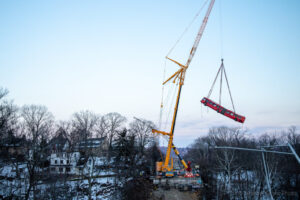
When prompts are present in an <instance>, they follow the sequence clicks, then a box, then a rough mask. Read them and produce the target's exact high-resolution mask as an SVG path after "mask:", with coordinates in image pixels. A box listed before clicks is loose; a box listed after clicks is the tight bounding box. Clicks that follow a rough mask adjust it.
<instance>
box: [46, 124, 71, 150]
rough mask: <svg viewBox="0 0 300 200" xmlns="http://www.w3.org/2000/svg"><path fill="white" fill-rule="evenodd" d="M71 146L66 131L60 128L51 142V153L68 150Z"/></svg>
mask: <svg viewBox="0 0 300 200" xmlns="http://www.w3.org/2000/svg"><path fill="white" fill-rule="evenodd" d="M69 147H70V141H69V139H68V138H67V134H66V132H65V131H64V130H63V129H62V128H60V129H58V131H57V132H56V136H55V137H54V138H52V140H50V142H49V148H50V151H51V153H54V152H63V151H67V150H69Z"/></svg>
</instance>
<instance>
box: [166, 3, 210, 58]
mask: <svg viewBox="0 0 300 200" xmlns="http://www.w3.org/2000/svg"><path fill="white" fill-rule="evenodd" d="M207 2H208V0H206V1H205V2H204V3H203V5H202V7H201V8H200V10H199V11H198V12H197V13H196V15H195V16H194V18H193V19H192V21H191V22H190V23H189V24H188V26H187V27H186V28H185V29H184V31H183V32H182V33H181V35H180V36H179V38H178V39H177V40H176V42H175V44H174V45H173V46H172V48H171V49H170V50H169V51H168V53H167V55H166V57H169V55H170V54H171V53H172V51H173V50H174V49H175V47H176V46H177V45H178V43H179V42H180V40H181V39H182V38H183V36H184V35H185V34H186V33H187V31H188V30H189V29H190V27H191V26H192V24H193V23H194V22H195V20H196V19H197V18H198V16H199V15H200V13H201V12H202V10H203V8H204V7H205V5H206V4H207Z"/></svg>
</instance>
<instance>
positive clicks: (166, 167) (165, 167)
mask: <svg viewBox="0 0 300 200" xmlns="http://www.w3.org/2000/svg"><path fill="white" fill-rule="evenodd" d="M214 3H215V0H211V1H210V4H209V6H208V9H207V11H206V14H205V17H204V19H203V22H202V24H201V27H200V29H199V31H198V34H197V36H196V38H195V41H194V44H193V46H192V49H191V51H190V54H189V57H188V60H187V62H186V64H185V65H183V64H181V63H179V62H177V61H175V60H173V59H171V58H169V57H166V58H167V59H168V60H170V61H172V62H174V63H176V64H177V65H178V66H179V67H180V69H179V70H177V71H176V72H175V73H174V74H173V75H172V76H170V77H169V78H168V79H167V80H166V81H164V82H163V85H165V84H166V83H168V82H169V81H171V80H173V83H178V84H179V87H178V91H177V98H176V103H175V108H174V113H173V119H172V124H171V130H170V132H164V131H160V130H156V129H152V132H153V133H157V134H162V135H165V136H168V137H169V141H168V148H167V153H166V157H165V160H164V161H163V163H162V162H159V165H160V167H161V169H160V170H161V171H162V172H171V173H170V174H171V176H173V175H172V172H173V161H171V165H170V160H171V159H170V155H171V151H172V149H173V150H174V152H175V154H176V155H177V156H178V158H179V160H180V161H181V163H182V165H183V166H184V168H185V169H186V170H187V171H190V166H189V165H188V164H187V163H186V162H185V161H184V160H183V159H182V158H181V156H180V154H179V152H178V150H177V149H176V147H175V145H174V144H173V137H174V130H175V124H176V117H177V112H178V106H179V101H180V94H181V90H182V86H183V84H184V79H185V74H186V70H187V69H188V67H189V65H190V64H191V62H192V59H193V57H194V55H195V53H196V50H197V48H198V45H199V42H200V40H201V38H202V35H203V32H204V30H205V27H206V24H207V21H208V18H209V15H210V13H211V10H212V8H213V5H214Z"/></svg>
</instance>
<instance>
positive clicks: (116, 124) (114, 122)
mask: <svg viewBox="0 0 300 200" xmlns="http://www.w3.org/2000/svg"><path fill="white" fill-rule="evenodd" d="M103 120H104V123H105V124H106V125H107V128H108V130H107V137H108V145H109V148H110V149H111V147H112V142H113V139H114V138H115V137H116V136H117V134H118V131H120V130H121V129H123V128H124V127H123V125H124V123H125V122H126V118H125V117H124V116H122V115H121V114H119V113H116V112H113V113H108V114H106V115H105V116H104V118H103Z"/></svg>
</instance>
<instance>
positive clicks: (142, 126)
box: [129, 118, 155, 153]
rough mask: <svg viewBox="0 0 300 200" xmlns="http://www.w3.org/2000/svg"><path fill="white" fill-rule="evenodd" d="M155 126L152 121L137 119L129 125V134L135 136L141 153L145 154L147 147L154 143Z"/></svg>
mask: <svg viewBox="0 0 300 200" xmlns="http://www.w3.org/2000/svg"><path fill="white" fill-rule="evenodd" d="M154 126H155V125H154V123H153V122H151V121H147V120H143V119H137V118H135V120H134V121H133V122H131V123H130V124H129V133H130V134H133V135H135V139H136V142H137V146H138V147H139V150H140V152H141V153H143V152H144V150H145V148H146V147H147V145H149V144H150V143H151V142H154V137H153V134H152V129H153V128H154Z"/></svg>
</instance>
